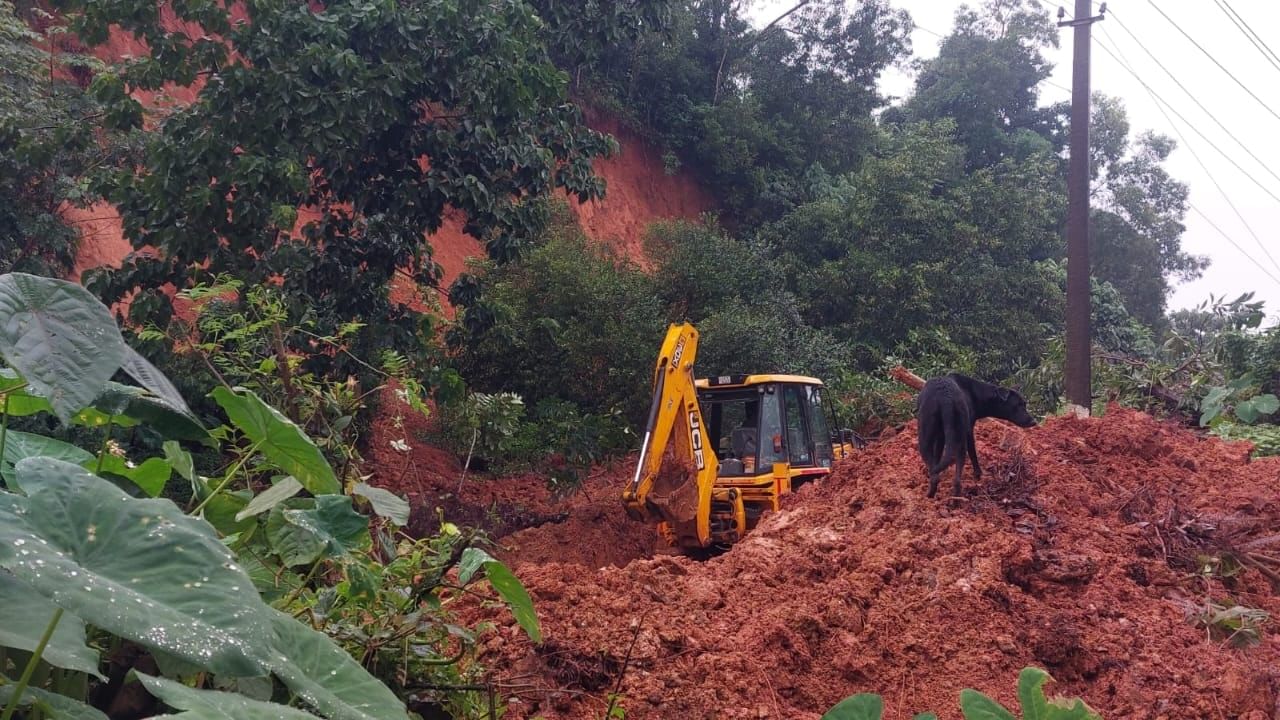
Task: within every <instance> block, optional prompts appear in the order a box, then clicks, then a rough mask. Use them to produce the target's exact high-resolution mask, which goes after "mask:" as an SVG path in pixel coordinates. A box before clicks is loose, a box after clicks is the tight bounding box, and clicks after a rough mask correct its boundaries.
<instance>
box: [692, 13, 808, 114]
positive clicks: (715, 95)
mask: <svg viewBox="0 0 1280 720" xmlns="http://www.w3.org/2000/svg"><path fill="white" fill-rule="evenodd" d="M810 2H813V0H800V2H798V3H796V4H795V5H792V6H791V9H790V10H787V11H786V12H784V13H782V14H781V15H779V16H778V17H776V18H774V19H773V22H771V23H769V24H768V25H765V26H764V27H763V28H760V32H757V33H756V34H755V35H753V36H752V38H751V40H750V41H749V42H748V43H747V44H746V45H744V46H743V47H742V51H743V52H746V51H748V50H750V49H751V48H752V47H754V46H755V44H756V43H758V42H760V39H761V38H763V37H764V36H765V35H767V34H768V33H769V31H770V30H772V29H774V28H775V27H777V26H778V23H780V22H782V21H783V20H786V19H787V18H789V17H791V16H792V15H793V14H795V12H796V11H798V10H799V9H800V8H802V7H804V6H805V5H808V4H809V3H810ZM728 58H729V42H728V40H727V39H726V40H725V44H724V50H723V52H721V53H720V66H719V67H717V68H716V86H715V88H714V89H713V91H712V93H711V104H712V105H715V104H717V103H718V102H719V101H720V87H721V85H722V83H723V79H724V66H725V62H726V61H727V60H728Z"/></svg>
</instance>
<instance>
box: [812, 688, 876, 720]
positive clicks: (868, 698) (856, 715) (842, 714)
mask: <svg viewBox="0 0 1280 720" xmlns="http://www.w3.org/2000/svg"><path fill="white" fill-rule="evenodd" d="M883 715H884V700H881V699H880V696H879V695H872V694H870V693H859V694H857V695H852V696H850V697H847V698H845V699H844V700H841V701H840V702H839V703H836V706H835V707H833V708H831V709H830V710H828V711H827V713H826V714H825V715H823V716H822V720H880V718H881V716H883Z"/></svg>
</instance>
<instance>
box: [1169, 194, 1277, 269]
mask: <svg viewBox="0 0 1280 720" xmlns="http://www.w3.org/2000/svg"><path fill="white" fill-rule="evenodd" d="M1187 206H1188V207H1190V208H1191V209H1192V210H1193V211H1195V212H1196V213H1197V214H1199V215H1200V217H1202V218H1204V221H1205V222H1207V223H1209V226H1210V227H1212V228H1213V229H1214V230H1217V231H1218V234H1219V235H1221V236H1222V237H1223V239H1225V240H1226V241H1227V242H1229V243H1231V246H1232V247H1234V248H1235V249H1237V250H1239V251H1240V254H1241V255H1244V256H1245V257H1247V258H1249V261H1250V262H1252V263H1253V264H1254V267H1256V268H1258V269H1259V270H1261V271H1262V273H1263V274H1264V275H1266V276H1267V277H1269V278H1271V280H1272V281H1274V282H1275V283H1276V284H1277V285H1280V280H1277V279H1276V276H1275V275H1272V274H1271V271H1270V270H1267V269H1266V268H1265V267H1263V266H1262V264H1261V263H1259V262H1258V261H1257V260H1254V259H1253V256H1252V255H1250V254H1249V253H1247V252H1245V249H1244V248H1242V247H1240V245H1239V244H1238V243H1236V241H1235V240H1232V239H1231V236H1230V235H1228V234H1227V233H1226V232H1225V231H1223V229H1222V228H1220V227H1218V224H1217V223H1215V222H1214V221H1213V220H1212V219H1210V217H1209V216H1208V215H1205V214H1204V211H1203V210H1201V209H1200V208H1198V207H1196V206H1195V205H1194V204H1193V203H1187Z"/></svg>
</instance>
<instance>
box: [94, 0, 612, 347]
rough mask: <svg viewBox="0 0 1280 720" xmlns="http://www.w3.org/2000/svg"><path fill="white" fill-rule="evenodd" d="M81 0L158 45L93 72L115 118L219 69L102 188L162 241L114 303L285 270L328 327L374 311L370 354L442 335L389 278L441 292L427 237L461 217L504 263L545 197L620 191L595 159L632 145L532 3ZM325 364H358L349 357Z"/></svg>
mask: <svg viewBox="0 0 1280 720" xmlns="http://www.w3.org/2000/svg"><path fill="white" fill-rule="evenodd" d="M70 6H71V8H72V9H74V10H76V11H78V12H79V13H80V16H79V17H80V19H79V22H78V24H77V28H78V30H79V32H80V33H81V35H82V37H84V38H85V39H86V40H87V41H89V42H101V41H103V40H104V39H105V38H106V34H107V29H108V27H109V26H110V25H111V24H113V23H114V24H117V25H119V26H120V27H121V28H123V29H124V30H126V31H129V32H132V33H134V34H135V35H137V36H138V37H140V38H141V39H143V40H145V41H146V43H147V46H148V47H149V49H150V52H149V54H148V55H146V56H144V57H141V58H139V59H136V60H134V61H132V62H129V63H127V64H126V65H125V66H124V67H123V68H121V70H120V72H119V73H118V74H102V75H100V76H99V77H98V78H97V79H96V80H95V94H96V96H97V97H98V98H99V99H100V100H101V101H102V102H103V103H104V104H105V105H106V107H107V110H108V115H109V117H110V118H111V119H112V120H114V121H115V122H116V124H118V125H120V126H129V125H132V124H136V123H138V122H139V121H140V119H141V117H142V108H141V107H140V106H139V104H138V103H137V101H136V100H134V99H133V98H132V97H131V95H130V93H131V92H132V91H134V90H155V89H159V88H161V87H162V86H163V84H164V83H166V82H175V83H178V84H180V85H185V84H190V83H192V82H193V81H195V80H197V78H199V79H201V80H202V85H201V89H200V92H199V96H198V97H197V98H196V100H195V102H194V103H193V104H191V105H190V106H189V107H187V108H184V109H181V110H178V111H176V112H174V113H173V114H172V115H170V116H168V117H165V118H162V119H160V123H159V127H158V128H157V132H156V133H154V135H152V136H151V138H150V142H149V143H148V147H147V152H146V161H145V163H144V164H142V165H140V166H138V167H136V168H130V169H129V170H127V171H125V172H121V173H116V174H114V175H113V176H112V177H110V178H109V180H108V181H107V182H106V183H105V184H104V187H106V188H108V189H109V197H110V199H111V200H112V201H113V202H114V203H115V204H117V205H118V206H119V208H120V210H121V213H122V215H123V217H124V227H125V232H126V234H127V236H128V238H129V240H130V241H131V242H132V243H133V245H134V247H135V248H138V249H140V250H141V249H142V248H144V247H150V248H154V249H156V250H157V251H158V252H149V253H141V252H139V253H135V254H134V255H132V256H131V257H130V258H129V259H128V260H127V261H126V262H125V264H124V267H122V268H120V269H118V270H112V269H103V270H99V271H98V272H96V273H94V274H93V276H92V278H91V280H90V285H91V287H92V288H93V289H94V290H96V291H97V292H98V293H99V294H100V295H101V296H102V297H104V298H105V299H107V300H109V301H114V300H117V299H119V298H121V297H124V296H125V295H126V294H128V293H130V292H131V291H133V290H135V289H141V290H142V293H141V294H140V295H137V296H135V297H134V299H133V301H132V305H131V308H130V312H131V315H132V318H133V319H134V320H135V321H157V322H160V323H163V321H164V320H165V319H166V317H167V315H168V314H169V313H170V311H171V307H170V303H169V299H168V297H167V296H166V295H165V294H164V293H163V292H162V291H161V288H162V286H164V285H165V284H166V283H173V284H174V285H176V286H178V287H186V286H189V285H190V284H191V283H192V282H193V281H194V280H198V279H201V278H206V277H208V276H210V275H213V274H226V275H229V276H232V277H234V278H236V279H238V280H241V281H243V282H244V283H245V285H246V286H253V285H256V284H262V283H266V282H272V281H277V280H278V281H279V282H280V284H281V287H282V288H283V290H284V292H285V301H286V305H287V308H288V310H289V313H290V320H291V321H297V320H299V319H300V318H301V317H302V316H303V315H304V314H309V315H310V317H312V318H313V319H314V322H315V327H316V332H317V333H319V334H323V335H332V334H334V333H336V332H337V331H338V330H339V329H340V327H341V326H342V325H343V324H344V323H346V322H347V321H351V320H361V321H363V322H365V323H366V325H365V327H364V328H362V329H361V330H360V331H359V332H358V333H357V334H356V335H354V336H352V337H351V338H350V342H351V344H352V348H353V350H354V351H355V354H357V355H360V354H362V353H361V352H360V351H362V350H366V349H372V348H384V347H387V346H391V347H399V348H404V349H412V348H413V347H414V346H417V345H419V344H420V343H422V342H423V337H421V331H422V330H423V328H421V327H420V326H419V325H418V320H419V318H418V316H417V314H416V313H414V312H412V311H411V310H410V309H409V308H407V307H406V306H404V305H400V304H397V303H395V302H393V301H392V300H391V299H390V295H389V286H390V283H391V280H392V278H393V276H395V275H396V274H397V273H399V272H404V273H407V275H408V277H409V278H410V279H411V280H412V281H413V282H414V283H416V284H417V285H418V286H420V287H429V286H434V285H435V284H436V283H437V280H438V278H439V269H438V267H437V265H436V264H435V263H434V262H433V261H432V259H431V248H430V245H429V243H428V242H427V241H426V239H424V235H427V234H429V233H431V232H434V231H435V230H437V229H438V228H439V227H440V225H441V223H442V221H443V218H444V216H445V213H446V210H448V209H449V208H453V209H456V210H458V211H460V212H461V213H462V214H463V215H464V216H465V217H466V225H465V229H466V231H467V232H468V233H470V234H472V235H474V236H475V237H477V238H480V239H482V240H483V241H484V242H485V245H486V247H487V249H488V252H489V254H490V256H492V257H493V258H495V259H496V260H498V261H500V262H505V261H509V260H511V259H513V258H515V257H517V256H518V255H519V254H520V252H521V250H522V248H523V247H524V245H525V243H526V241H527V240H528V238H529V237H531V236H532V235H534V234H535V233H536V232H537V231H538V229H539V228H540V227H541V224H542V223H543V222H544V221H545V217H544V214H543V213H542V210H541V209H542V207H543V206H542V205H541V204H539V203H533V202H529V199H530V198H535V197H538V196H540V195H543V194H546V193H549V192H551V191H552V190H553V188H564V189H566V190H568V191H569V192H571V193H573V194H575V195H577V196H578V197H580V198H582V199H584V200H585V199H589V198H595V197H599V196H600V195H601V194H602V193H603V191H604V183H603V181H602V180H600V179H599V178H597V177H595V176H594V175H593V174H592V171H591V160H592V158H593V157H597V156H600V155H602V154H605V153H606V152H607V151H609V150H610V148H611V147H612V141H611V140H610V139H609V138H607V137H606V136H604V135H601V134H599V133H596V132H593V131H591V130H589V129H587V128H586V127H585V126H584V125H583V123H582V117H581V114H580V112H579V110H578V109H577V108H576V107H575V106H574V105H572V104H570V103H569V102H567V100H566V94H565V93H566V84H567V77H566V76H565V74H564V73H562V72H561V71H559V70H558V69H556V67H555V66H554V65H553V63H552V62H551V59H550V57H549V55H548V51H547V48H546V36H545V33H544V25H543V23H542V22H541V21H540V20H539V18H538V17H537V15H535V14H534V12H533V10H532V9H531V8H530V7H529V6H528V5H526V4H525V3H522V2H507V3H491V2H485V1H483V0H463V1H462V2H456V3H438V2H426V3H401V2H396V1H395V0H377V1H376V2H365V1H364V0H359V1H356V0H337V1H336V2H328V3H325V4H324V6H323V7H318V6H314V5H307V4H305V3H304V4H297V3H273V2H261V1H255V2H249V3H247V4H246V5H245V10H246V12H247V14H248V17H247V21H246V22H243V23H234V24H233V23H232V22H231V20H230V19H229V16H228V14H227V11H226V10H225V9H224V5H223V4H222V3H220V2H216V1H215V0H196V1H195V2H187V3H181V4H179V5H177V6H175V7H174V8H173V9H174V11H175V12H176V13H177V15H178V19H180V20H184V21H189V22H192V23H195V24H197V25H198V26H200V27H202V28H203V29H204V30H205V31H206V33H208V34H206V35H196V34H194V33H189V32H187V31H186V30H181V31H174V30H171V29H169V28H170V27H171V24H168V23H165V22H162V21H161V16H160V13H159V11H158V9H157V6H155V5H154V4H151V3H147V2H143V0H126V1H125V2H120V3H110V4H103V3H93V2H82V1H81V0H70ZM193 37H194V38H195V39H193ZM299 208H305V209H306V211H307V214H301V215H300V214H299V212H298V209H299ZM363 354H368V353H363ZM312 362H315V363H321V364H324V363H326V362H327V363H328V364H330V365H332V366H333V367H332V368H331V369H330V370H331V371H334V372H346V371H355V370H356V369H357V368H355V366H353V365H351V361H350V360H349V359H348V356H347V355H345V354H341V353H340V354H337V355H334V356H332V357H327V358H326V357H319V358H315V359H314V360H313V361H312ZM349 366H350V367H349ZM319 369H321V370H324V369H326V368H319Z"/></svg>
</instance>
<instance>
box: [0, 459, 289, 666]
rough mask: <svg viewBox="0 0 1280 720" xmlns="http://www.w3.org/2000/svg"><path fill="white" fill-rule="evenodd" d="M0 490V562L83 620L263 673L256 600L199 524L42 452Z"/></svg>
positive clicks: (262, 626)
mask: <svg viewBox="0 0 1280 720" xmlns="http://www.w3.org/2000/svg"><path fill="white" fill-rule="evenodd" d="M17 477H18V483H19V485H20V486H21V487H22V489H23V491H24V492H26V493H27V496H26V497H23V496H19V495H13V494H10V493H3V492H0V567H4V568H7V569H8V570H10V571H11V572H13V574H14V575H16V576H17V577H18V578H19V579H21V580H22V581H23V582H25V583H27V584H28V585H30V586H31V587H32V588H33V589H34V590H36V591H37V592H38V593H40V594H41V595H44V596H45V597H46V598H49V599H50V600H52V601H53V602H54V603H56V604H57V605H59V606H60V607H62V608H64V609H66V610H67V611H69V612H71V613H74V614H75V615H76V616H78V617H80V618H81V619H83V620H84V621H85V622H87V623H89V624H90V625H94V626H97V627H100V628H102V629H104V630H107V631H109V632H112V633H114V634H116V635H119V636H121V637H123V638H126V639H128V640H133V641H134V642H137V643H139V644H142V645H144V646H146V647H154V648H158V649H160V650H164V651H166V652H168V653H170V654H172V655H175V656H177V657H179V658H182V659H184V660H187V661H190V662H193V663H196V664H198V665H200V666H201V667H204V668H206V669H209V670H212V671H213V672H216V673H224V674H227V675H246V676H255V675H261V674H262V666H261V664H260V652H259V651H258V650H256V649H255V648H256V646H257V644H258V643H260V642H261V639H262V638H263V637H266V636H267V633H268V632H269V630H270V628H269V621H268V619H267V616H266V614H265V613H266V610H267V607H266V605H265V604H264V603H263V602H262V600H261V599H260V598H259V597H258V593H257V591H256V590H255V589H254V587H253V583H252V582H251V581H250V579H249V577H248V576H247V575H246V574H245V573H244V571H243V570H242V569H241V568H240V566H239V565H237V564H236V561H235V557H234V556H233V555H232V554H231V552H230V551H229V550H228V549H227V548H226V547H225V546H224V545H223V544H222V543H221V542H219V541H218V537H217V535H216V534H215V533H214V531H213V529H212V528H211V527H210V526H209V525H208V524H207V523H205V522H204V521H201V520H197V519H194V518H190V517H187V516H186V515H183V514H182V512H181V511H180V510H179V509H178V508H177V507H176V506H175V505H174V504H173V503H172V502H170V501H168V500H141V499H136V498H131V497H129V496H128V495H126V494H125V493H124V492H122V491H121V490H119V489H118V488H116V487H115V486H114V485H112V484H111V483H110V482H108V481H106V480H104V479H102V478H99V477H97V476H96V475H93V474H91V473H89V472H87V471H85V470H84V469H82V468H80V467H77V466H75V465H71V464H69V463H65V462H62V461H60V460H53V459H50V458H28V459H26V460H23V461H22V462H20V463H18V466H17Z"/></svg>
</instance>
